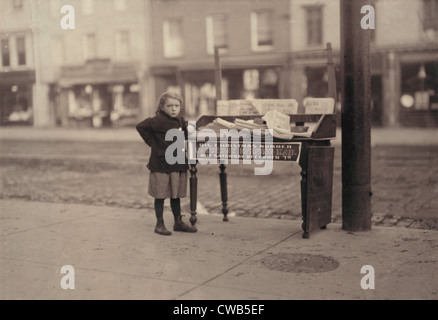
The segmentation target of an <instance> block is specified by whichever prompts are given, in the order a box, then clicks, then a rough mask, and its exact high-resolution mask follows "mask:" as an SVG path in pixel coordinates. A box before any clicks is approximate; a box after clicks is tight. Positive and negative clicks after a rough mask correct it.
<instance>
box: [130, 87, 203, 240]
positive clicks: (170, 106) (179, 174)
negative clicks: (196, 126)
mask: <svg viewBox="0 0 438 320" xmlns="http://www.w3.org/2000/svg"><path fill="white" fill-rule="evenodd" d="M181 105H182V97H181V96H180V95H179V94H176V93H172V92H165V93H163V94H162V95H161V96H160V98H159V102H158V108H157V111H156V115H155V116H154V117H151V118H147V119H145V120H143V121H142V122H140V123H139V124H137V126H136V129H137V131H138V133H139V134H140V136H141V137H142V138H143V140H144V142H145V143H146V144H147V145H148V146H150V147H151V156H150V158H149V163H148V164H147V168H148V169H149V170H150V173H149V194H150V195H151V196H152V197H154V198H155V202H154V206H155V215H156V217H157V224H156V226H155V232H156V233H158V234H161V235H166V236H168V235H171V234H172V233H171V232H170V231H168V230H167V229H166V227H165V226H164V220H163V209H164V199H166V198H170V206H171V209H172V213H173V216H174V219H175V224H174V226H173V231H183V232H196V231H197V229H196V228H195V227H194V226H189V225H187V224H185V223H184V222H183V221H182V217H181V203H180V198H184V197H185V196H186V195H187V170H188V164H187V161H185V163H184V164H180V163H178V162H176V163H175V164H169V163H168V162H167V161H166V157H165V153H166V149H167V147H168V146H170V145H171V144H172V143H173V141H166V140H165V136H166V132H167V131H168V130H170V129H179V130H182V131H183V132H184V134H185V136H186V138H187V125H186V123H185V120H184V118H183V117H180V116H179V113H180V110H181Z"/></svg>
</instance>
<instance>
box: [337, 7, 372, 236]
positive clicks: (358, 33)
mask: <svg viewBox="0 0 438 320" xmlns="http://www.w3.org/2000/svg"><path fill="white" fill-rule="evenodd" d="M368 2H369V1H367V0H354V1H352V0H341V8H340V9H341V62H342V63H341V68H342V75H343V76H342V100H343V101H342V119H341V120H342V229H343V230H346V231H367V230H370V229H371V150H370V148H371V141H370V140H371V109H370V105H371V78H370V30H369V29H362V27H361V23H360V22H361V18H362V15H361V8H362V7H363V6H365V5H367V4H368Z"/></svg>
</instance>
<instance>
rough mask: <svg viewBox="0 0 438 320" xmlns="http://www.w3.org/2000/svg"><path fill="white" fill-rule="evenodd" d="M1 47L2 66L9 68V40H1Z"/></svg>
mask: <svg viewBox="0 0 438 320" xmlns="http://www.w3.org/2000/svg"><path fill="white" fill-rule="evenodd" d="M0 43H1V46H2V66H3V67H9V66H10V65H11V56H10V53H9V39H1V41H0Z"/></svg>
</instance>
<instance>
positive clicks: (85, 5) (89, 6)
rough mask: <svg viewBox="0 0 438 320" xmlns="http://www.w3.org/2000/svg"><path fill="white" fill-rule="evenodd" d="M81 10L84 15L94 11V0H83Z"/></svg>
mask: <svg viewBox="0 0 438 320" xmlns="http://www.w3.org/2000/svg"><path fill="white" fill-rule="evenodd" d="M81 11H82V14H83V15H86V16H88V15H91V14H93V13H94V0H81Z"/></svg>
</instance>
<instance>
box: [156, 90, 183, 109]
mask: <svg viewBox="0 0 438 320" xmlns="http://www.w3.org/2000/svg"><path fill="white" fill-rule="evenodd" d="M169 98H171V99H176V100H178V101H179V103H180V104H181V107H182V106H183V98H182V97H181V95H180V94H178V93H176V92H170V91H166V92H164V93H162V94H161V95H160V97H159V98H158V107H157V111H156V114H158V113H159V112H160V110H162V109H163V107H164V104H165V103H166V100H167V99H169Z"/></svg>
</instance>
